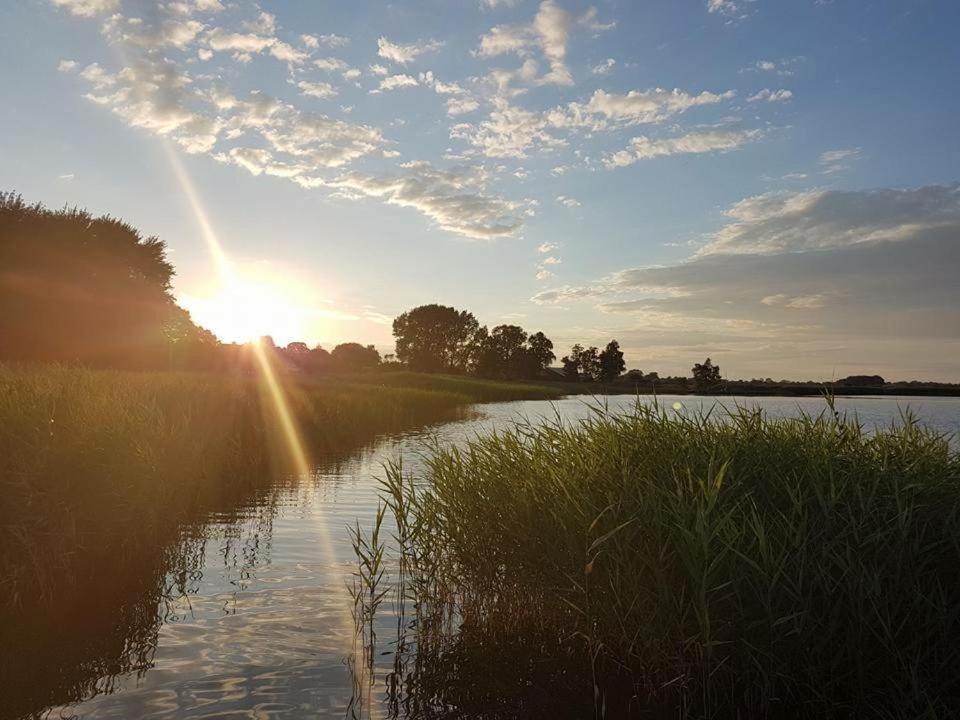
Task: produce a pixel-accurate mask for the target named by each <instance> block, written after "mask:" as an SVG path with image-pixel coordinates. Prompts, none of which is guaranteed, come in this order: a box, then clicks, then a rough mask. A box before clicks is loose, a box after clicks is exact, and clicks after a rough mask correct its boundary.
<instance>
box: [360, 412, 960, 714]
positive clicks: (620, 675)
mask: <svg viewBox="0 0 960 720" xmlns="http://www.w3.org/2000/svg"><path fill="white" fill-rule="evenodd" d="M420 481H426V482H420ZM384 500H385V505H384V512H385V513H386V514H387V515H388V516H389V517H390V518H391V521H393V520H395V521H396V527H397V528H398V529H397V531H396V533H395V537H393V538H390V539H386V538H385V535H386V533H384V532H382V531H381V532H380V534H379V536H378V537H376V538H375V537H374V535H373V533H372V531H371V532H370V534H365V533H360V534H358V537H357V543H356V549H357V554H358V563H359V564H358V575H357V577H358V586H357V590H358V592H357V600H358V605H357V617H358V618H359V620H360V621H361V624H364V623H365V624H366V626H367V627H370V628H372V627H374V623H373V622H372V620H373V619H375V618H371V617H370V616H371V614H372V615H376V603H375V602H372V601H371V598H372V599H374V600H375V599H376V598H377V597H378V593H380V592H382V589H381V588H382V585H383V583H384V582H386V581H385V580H384V579H380V580H378V573H384V572H388V571H391V572H393V573H394V574H393V576H391V577H390V578H389V579H390V582H392V583H395V584H396V586H397V587H398V588H399V596H398V597H399V599H400V600H401V602H399V603H398V607H400V608H401V611H402V612H403V614H404V617H403V622H402V623H400V625H399V627H401V628H406V630H404V631H402V632H401V633H400V634H401V637H400V638H398V642H397V644H396V645H395V646H394V645H393V641H392V640H390V645H391V647H397V648H399V649H400V652H398V657H397V660H396V663H397V667H398V672H399V674H400V676H401V677H404V678H405V681H404V683H402V684H400V685H398V686H394V688H393V691H392V692H393V695H394V697H392V698H391V700H392V701H393V702H394V703H397V704H399V705H400V706H402V707H407V708H414V709H415V710H417V711H418V712H419V713H420V714H421V715H422V716H424V717H433V716H436V717H439V716H442V715H443V713H442V712H438V711H437V708H441V707H451V706H452V707H457V708H459V710H460V711H461V712H462V713H463V714H465V715H467V716H472V715H471V713H477V714H478V715H480V714H482V715H483V716H484V717H518V716H530V717H532V716H538V717H539V716H543V717H547V716H549V717H590V716H594V714H596V716H597V717H600V716H606V717H629V716H636V717H673V718H678V717H679V718H733V717H881V718H937V717H948V716H953V715H952V713H954V712H955V711H956V710H957V708H958V707H960V680H958V677H960V675H958V674H957V672H956V668H957V667H958V666H960V540H958V538H960V456H958V455H957V454H956V451H955V450H951V448H950V446H949V444H948V441H947V439H945V438H943V437H941V436H939V435H937V434H935V433H934V432H932V431H928V430H925V429H923V428H922V427H921V426H919V425H917V424H915V423H913V422H911V421H910V419H909V418H907V422H906V424H905V425H904V426H903V427H901V428H896V429H889V430H884V431H880V432H877V433H875V434H868V433H866V432H864V431H863V430H861V428H859V427H858V426H856V425H855V424H852V423H850V422H847V421H846V420H844V419H843V418H839V417H836V416H835V415H834V414H833V413H831V412H829V411H827V412H825V413H824V414H823V415H822V416H820V417H815V418H814V417H807V418H803V419H796V420H771V419H766V418H764V417H762V416H760V415H757V414H753V413H749V412H746V411H743V412H741V413H740V414H735V415H733V416H731V417H723V418H717V417H713V418H710V417H703V416H692V417H684V416H680V415H677V414H676V413H673V412H670V411H668V410H664V409H662V408H661V409H644V408H642V407H638V408H637V409H636V410H635V411H634V413H633V414H632V415H630V416H628V417H610V416H606V415H605V414H604V413H603V412H602V411H600V410H598V411H597V414H596V416H595V417H594V418H592V419H591V420H589V421H586V422H584V423H582V424H579V425H577V426H575V427H567V426H562V425H560V424H556V425H546V426H539V427H519V428H517V429H515V430H513V431H510V432H505V433H501V434H497V435H493V436H490V437H486V438H481V439H477V440H475V441H473V442H472V443H470V444H469V445H468V446H467V447H466V448H465V449H446V450H440V451H439V452H438V453H437V454H436V455H435V457H433V458H432V459H431V460H430V461H429V463H428V465H427V470H426V472H425V477H422V478H413V477H408V476H407V475H406V474H405V473H404V472H403V469H402V468H401V467H394V468H392V469H391V470H390V472H389V473H388V476H387V478H386V480H385V489H384ZM391 524H392V522H391ZM397 573H399V575H397ZM384 577H386V575H385V576H384ZM387 597H389V595H388V596H387ZM381 611H382V608H381ZM384 644H385V643H384ZM414 647H415V648H417V650H418V651H417V652H416V653H409V654H408V655H407V656H406V657H403V652H402V651H403V649H404V648H414ZM370 650H371V652H370V653H369V655H368V657H370V658H373V657H375V656H377V653H379V652H381V651H382V650H384V647H383V646H379V647H376V648H370Z"/></svg>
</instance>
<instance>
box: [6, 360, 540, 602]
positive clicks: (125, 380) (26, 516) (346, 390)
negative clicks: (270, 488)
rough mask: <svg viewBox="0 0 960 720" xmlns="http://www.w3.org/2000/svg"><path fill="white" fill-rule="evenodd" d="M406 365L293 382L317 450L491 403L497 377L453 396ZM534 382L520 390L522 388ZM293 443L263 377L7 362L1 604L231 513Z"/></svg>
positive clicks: (62, 587)
mask: <svg viewBox="0 0 960 720" xmlns="http://www.w3.org/2000/svg"><path fill="white" fill-rule="evenodd" d="M406 375H407V380H408V381H409V382H408V383H407V384H404V382H402V381H398V382H395V383H394V384H393V385H390V386H385V385H379V386H378V385H371V384H369V383H368V382H358V381H357V380H356V379H351V378H350V377H344V378H337V379H336V380H330V381H325V382H306V381H303V380H298V379H296V378H287V381H286V383H285V384H286V386H287V394H288V396H289V401H290V404H291V407H292V409H293V413H294V415H295V417H296V418H297V424H298V426H299V428H300V431H301V434H302V436H303V439H304V441H305V444H306V445H307V447H308V450H309V453H310V455H311V457H312V458H314V459H316V460H322V459H323V458H325V457H329V456H336V455H339V454H343V453H346V452H349V451H351V450H353V449H355V448H356V447H357V446H359V445H361V444H363V443H365V442H369V441H370V440H372V439H373V438H374V437H375V436H376V435H377V434H379V433H383V432H387V431H394V430H399V429H402V428H406V427H410V426H413V425H418V424H423V423H429V422H436V421H438V420H444V419H450V418H453V417H455V416H456V415H457V414H458V413H459V412H460V411H461V408H462V407H463V406H464V405H465V404H467V403H470V402H473V401H475V400H482V399H485V398H484V394H485V392H486V390H485V389H484V385H485V384H484V383H473V384H470V385H469V386H467V385H461V386H459V387H458V388H457V392H451V391H448V390H447V389H446V386H448V385H449V383H447V382H445V381H444V382H440V383H434V382H433V381H432V380H431V378H425V379H424V378H419V377H417V376H414V375H410V374H406ZM414 384H415V385H417V387H413V386H412V385H414ZM494 390H495V392H496V393H497V394H502V393H503V392H504V389H503V388H494ZM531 391H533V392H534V394H535V389H529V388H523V387H521V386H514V387H513V388H512V392H513V397H514V398H518V397H525V396H527V395H528V393H530V392H531ZM284 448H285V446H284V441H283V438H282V436H281V435H280V430H279V428H278V423H277V422H276V420H275V416H274V413H273V410H272V408H271V406H270V400H269V398H268V397H266V390H265V388H264V386H263V385H262V383H261V382H260V381H258V380H257V379H256V378H251V377H246V376H243V375H233V376H231V375H224V376H217V375H212V374H190V373H132V372H115V371H91V370H82V369H76V368H66V367H43V368H36V369H14V368H5V367H3V366H0V608H5V607H9V606H11V605H12V606H16V605H23V604H24V603H35V602H38V601H42V600H43V599H49V598H50V597H52V596H53V595H55V594H56V593H58V592H64V591H66V590H69V588H70V587H71V583H74V582H75V581H76V580H77V579H78V578H82V577H84V575H85V574H86V573H87V572H89V571H91V568H97V567H101V568H102V567H104V566H105V565H106V566H107V567H109V566H110V564H112V563H116V562H117V561H118V560H119V558H120V557H121V556H124V555H126V556H137V555H139V554H140V553H143V552H146V551H149V550H151V549H156V550H157V551H159V549H160V548H162V546H163V544H164V543H165V542H167V541H169V540H171V539H172V538H174V537H175V536H176V534H177V533H178V532H179V530H180V527H181V524H182V523H183V522H186V521H190V520H195V519H198V518H202V516H203V513H205V512H207V511H209V510H211V509H229V508H230V506H231V505H232V504H234V503H236V502H238V501H240V500H242V499H243V498H245V497H248V496H249V494H250V493H255V492H257V490H258V488H262V487H264V486H265V485H268V484H269V482H270V481H271V480H273V479H275V478H276V477H277V476H278V475H282V474H283V473H284V472H287V471H289V470H290V467H289V465H288V464H287V463H286V462H285V461H286V458H287V453H286V451H285V449H284Z"/></svg>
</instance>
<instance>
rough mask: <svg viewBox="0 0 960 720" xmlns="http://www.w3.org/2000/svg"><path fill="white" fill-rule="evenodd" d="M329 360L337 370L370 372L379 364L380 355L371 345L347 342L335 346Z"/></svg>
mask: <svg viewBox="0 0 960 720" xmlns="http://www.w3.org/2000/svg"><path fill="white" fill-rule="evenodd" d="M330 359H331V360H332V361H333V364H334V366H335V367H337V368H338V369H343V370H372V369H374V368H375V367H377V366H378V365H379V364H380V353H378V352H377V349H376V348H375V347H374V346H373V345H361V344H360V343H355V342H349V343H341V344H339V345H337V346H336V347H335V348H334V349H333V352H331V353H330Z"/></svg>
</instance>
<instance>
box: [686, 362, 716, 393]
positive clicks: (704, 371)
mask: <svg viewBox="0 0 960 720" xmlns="http://www.w3.org/2000/svg"><path fill="white" fill-rule="evenodd" d="M692 372H693V386H694V389H695V390H696V391H697V392H712V391H714V390H716V389H717V387H718V386H719V385H720V380H721V377H720V366H719V365H714V364H713V363H712V362H711V361H710V358H707V359H706V360H705V361H704V362H702V363H697V364H696V365H694V366H693V369H692Z"/></svg>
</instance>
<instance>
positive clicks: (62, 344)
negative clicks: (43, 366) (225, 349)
mask: <svg viewBox="0 0 960 720" xmlns="http://www.w3.org/2000/svg"><path fill="white" fill-rule="evenodd" d="M172 277H173V266H172V265H170V263H169V262H168V261H167V259H166V256H165V247H164V244H163V242H162V241H160V240H158V239H157V238H152V237H151V238H143V237H142V236H141V235H140V233H138V232H137V231H136V230H135V229H133V228H132V227H131V226H130V225H128V224H126V223H124V222H123V221H121V220H118V219H116V218H112V217H109V216H104V217H98V218H94V217H92V216H91V215H90V214H89V213H87V212H86V211H83V210H77V209H63V210H59V211H51V210H48V209H46V208H44V207H43V206H42V205H40V204H36V205H28V204H26V203H25V202H24V201H23V200H22V198H21V197H20V196H18V195H13V194H9V193H2V192H0V338H2V343H0V360H7V361H15V362H23V361H56V362H75V361H81V362H84V363H87V364H97V365H107V366H123V367H169V366H170V365H171V364H175V365H182V364H192V363H196V362H198V361H199V359H200V356H201V355H202V354H203V353H204V352H205V351H206V350H207V349H208V348H210V347H212V346H215V345H216V338H214V337H213V335H211V334H210V333H209V332H207V331H205V330H202V329H201V328H198V327H196V326H195V325H194V324H193V323H192V322H191V321H190V317H189V315H188V314H187V313H186V311H184V310H182V309H181V308H179V307H178V306H177V305H176V304H174V301H173V297H172V295H171V292H170V282H171V279H172Z"/></svg>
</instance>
